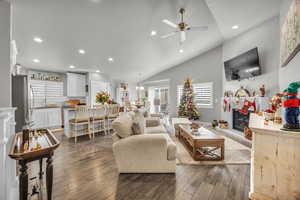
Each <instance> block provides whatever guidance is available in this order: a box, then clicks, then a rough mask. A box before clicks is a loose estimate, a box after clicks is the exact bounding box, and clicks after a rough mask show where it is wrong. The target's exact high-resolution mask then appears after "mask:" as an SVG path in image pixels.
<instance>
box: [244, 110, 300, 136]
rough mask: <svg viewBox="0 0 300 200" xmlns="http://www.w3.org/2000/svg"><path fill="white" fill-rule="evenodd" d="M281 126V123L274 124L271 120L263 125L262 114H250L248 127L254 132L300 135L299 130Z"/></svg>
mask: <svg viewBox="0 0 300 200" xmlns="http://www.w3.org/2000/svg"><path fill="white" fill-rule="evenodd" d="M282 126H283V125H282V124H274V123H273V122H269V125H265V124H264V118H263V117H262V116H259V115H257V114H254V113H252V114H251V115H250V121H249V127H250V128H251V129H252V130H253V131H254V132H255V133H260V134H272V135H274V134H276V135H280V136H291V137H300V132H293V131H283V130H280V129H281V128H282Z"/></svg>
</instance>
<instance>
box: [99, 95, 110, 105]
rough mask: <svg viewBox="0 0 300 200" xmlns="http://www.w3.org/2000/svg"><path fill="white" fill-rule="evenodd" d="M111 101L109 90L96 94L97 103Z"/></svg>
mask: <svg viewBox="0 0 300 200" xmlns="http://www.w3.org/2000/svg"><path fill="white" fill-rule="evenodd" d="M108 101H109V94H108V93H107V92H99V93H97V95H96V103H102V104H104V103H107V102H108Z"/></svg>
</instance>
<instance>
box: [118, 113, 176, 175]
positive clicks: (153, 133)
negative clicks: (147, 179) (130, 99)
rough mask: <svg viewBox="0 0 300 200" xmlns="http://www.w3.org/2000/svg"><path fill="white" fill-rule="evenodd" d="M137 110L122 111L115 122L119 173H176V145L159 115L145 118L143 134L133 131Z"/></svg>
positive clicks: (142, 122) (141, 120)
mask: <svg viewBox="0 0 300 200" xmlns="http://www.w3.org/2000/svg"><path fill="white" fill-rule="evenodd" d="M134 122H136V119H135V120H134V119H133V114H129V113H126V114H122V115H121V116H119V117H118V118H117V119H116V120H115V121H114V122H113V124H112V126H113V128H114V130H115V131H116V133H115V134H114V135H113V141H114V143H113V152H114V156H115V159H116V162H117V166H118V170H119V173H175V171H176V145H175V143H174V142H173V141H172V139H171V138H170V137H169V135H168V133H167V132H166V130H165V128H164V127H163V125H162V124H160V120H159V119H153V118H152V119H144V117H142V116H141V115H140V117H139V118H138V123H139V125H140V127H141V128H142V130H141V132H142V133H141V134H139V135H133V131H132V125H133V123H134Z"/></svg>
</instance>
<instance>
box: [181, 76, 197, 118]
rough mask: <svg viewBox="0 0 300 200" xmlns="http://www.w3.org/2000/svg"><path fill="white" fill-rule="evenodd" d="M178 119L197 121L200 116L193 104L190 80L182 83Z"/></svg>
mask: <svg viewBox="0 0 300 200" xmlns="http://www.w3.org/2000/svg"><path fill="white" fill-rule="evenodd" d="M178 116H179V117H187V118H189V119H194V120H196V119H199V118H200V114H199V111H198V109H197V107H196V105H195V103H194V91H193V85H192V79H190V78H187V79H186V80H185V81H184V86H183V92H182V96H181V99H180V105H179V110H178Z"/></svg>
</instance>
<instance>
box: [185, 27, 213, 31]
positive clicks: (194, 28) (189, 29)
mask: <svg viewBox="0 0 300 200" xmlns="http://www.w3.org/2000/svg"><path fill="white" fill-rule="evenodd" d="M186 30H188V31H206V30H208V26H190V27H187V29H186Z"/></svg>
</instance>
